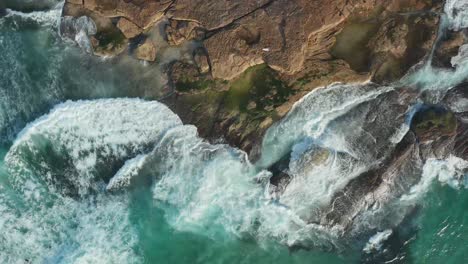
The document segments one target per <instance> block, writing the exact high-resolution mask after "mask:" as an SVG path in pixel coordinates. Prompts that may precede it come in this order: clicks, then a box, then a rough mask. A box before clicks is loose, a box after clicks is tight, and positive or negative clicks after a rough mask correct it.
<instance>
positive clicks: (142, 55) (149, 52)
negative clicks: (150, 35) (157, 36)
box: [135, 39, 157, 61]
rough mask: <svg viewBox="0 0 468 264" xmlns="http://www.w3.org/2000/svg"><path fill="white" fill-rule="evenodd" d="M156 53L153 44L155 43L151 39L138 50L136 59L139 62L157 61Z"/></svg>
mask: <svg viewBox="0 0 468 264" xmlns="http://www.w3.org/2000/svg"><path fill="white" fill-rule="evenodd" d="M156 52H157V50H156V46H155V45H154V44H153V42H152V41H151V40H150V39H146V40H145V41H144V42H143V43H142V44H141V45H139V46H138V47H137V48H136V50H135V57H136V58H137V59H139V60H144V61H155V60H156Z"/></svg>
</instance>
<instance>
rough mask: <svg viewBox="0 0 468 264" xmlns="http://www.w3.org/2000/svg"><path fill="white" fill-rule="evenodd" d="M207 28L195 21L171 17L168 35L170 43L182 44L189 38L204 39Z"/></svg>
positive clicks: (167, 29) (167, 30) (167, 28)
mask: <svg viewBox="0 0 468 264" xmlns="http://www.w3.org/2000/svg"><path fill="white" fill-rule="evenodd" d="M205 31H206V30H205V29H204V28H203V27H202V26H201V25H200V24H199V23H197V22H195V21H185V20H177V19H170V23H169V25H168V26H167V27H166V35H167V39H168V42H169V44H170V45H180V44H182V43H184V42H185V41H188V40H199V41H201V40H203V39H204V38H205Z"/></svg>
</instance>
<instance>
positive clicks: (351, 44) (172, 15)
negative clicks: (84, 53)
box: [63, 0, 464, 156]
mask: <svg viewBox="0 0 468 264" xmlns="http://www.w3.org/2000/svg"><path fill="white" fill-rule="evenodd" d="M442 6H443V1H436V0H434V1H424V0H373V1H358V0H354V1H349V0H346V1H345V0H342V1H338V2H337V3H334V4H333V5H331V4H329V3H328V2H327V1H312V2H311V1H285V0H276V1H275V0H259V1H235V2H234V3H233V2H231V1H202V0H200V1H193V0H178V1H151V0H138V1H137V0H134V1H124V0H120V1H112V0H100V1H98V0H84V1H83V0H67V1H66V3H65V5H64V7H63V16H64V17H70V16H71V17H74V18H79V17H82V16H86V17H89V18H91V20H92V21H93V22H94V24H95V26H96V32H92V33H93V34H88V35H89V36H88V37H89V42H90V44H91V47H92V53H94V54H95V55H97V56H105V57H108V56H131V57H133V58H135V59H138V60H143V61H146V62H148V63H149V64H156V65H160V66H161V68H162V69H163V72H165V73H166V74H167V84H166V85H165V86H167V87H166V89H167V90H168V91H175V92H174V93H169V94H168V96H166V97H165V98H164V99H163V102H164V103H165V104H167V105H168V106H169V107H170V108H171V109H172V110H173V111H174V112H175V113H177V114H178V115H179V116H180V117H181V118H182V119H183V121H184V122H185V123H189V124H194V125H196V126H197V127H198V129H199V133H200V134H201V136H203V137H205V138H208V139H212V140H218V139H221V138H222V139H224V140H226V141H227V142H228V143H230V144H231V145H234V146H236V147H239V148H241V149H243V150H245V151H247V152H251V151H252V149H253V150H254V151H253V154H255V152H256V151H255V149H257V148H258V145H259V143H260V142H259V141H260V138H261V136H262V135H263V134H264V132H265V130H266V129H267V128H268V127H270V126H271V124H273V123H274V122H275V121H277V120H279V119H280V118H281V117H283V116H284V115H285V114H286V113H287V112H288V111H289V109H290V108H291V106H292V105H293V104H294V102H296V101H297V100H298V99H299V98H301V97H302V96H304V95H305V94H306V93H308V92H310V91H311V90H312V89H314V88H316V87H319V86H324V85H329V84H331V83H334V82H346V83H353V82H363V81H367V80H372V81H373V82H375V83H377V84H388V83H391V82H393V81H395V80H398V79H400V78H401V77H402V76H403V75H404V74H406V73H407V71H408V69H410V68H411V67H412V66H414V65H416V64H417V63H419V62H421V60H423V59H424V58H427V57H428V55H430V54H431V52H432V50H433V46H434V45H435V42H436V39H437V38H438V28H439V22H440V17H441V13H442ZM442 37H443V38H444V41H441V42H440V43H441V44H440V45H439V46H440V47H438V48H437V49H436V54H435V60H434V63H436V64H438V65H442V66H446V67H448V66H450V65H449V62H450V58H451V56H453V55H454V54H455V55H456V53H457V52H458V48H459V46H461V45H462V44H463V43H464V36H462V33H453V34H449V35H448V36H442ZM168 49H178V50H179V51H180V52H179V54H178V55H177V56H172V57H171V56H169V57H170V59H167V58H166V57H167V56H164V55H162V54H164V52H166V51H167V50H168ZM165 58H166V59H165ZM254 156H255V155H254Z"/></svg>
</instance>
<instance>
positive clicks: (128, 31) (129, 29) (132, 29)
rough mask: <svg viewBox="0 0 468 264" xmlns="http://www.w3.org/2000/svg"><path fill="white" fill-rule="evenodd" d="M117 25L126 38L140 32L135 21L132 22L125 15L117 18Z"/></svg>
mask: <svg viewBox="0 0 468 264" xmlns="http://www.w3.org/2000/svg"><path fill="white" fill-rule="evenodd" d="M117 27H118V28H119V29H120V31H122V33H123V34H124V36H125V37H126V38H128V39H130V38H134V37H136V36H138V35H140V34H141V33H142V31H141V29H140V28H139V27H138V26H137V25H135V23H133V22H132V21H130V20H128V19H127V18H125V17H122V18H120V19H119V22H118V23H117Z"/></svg>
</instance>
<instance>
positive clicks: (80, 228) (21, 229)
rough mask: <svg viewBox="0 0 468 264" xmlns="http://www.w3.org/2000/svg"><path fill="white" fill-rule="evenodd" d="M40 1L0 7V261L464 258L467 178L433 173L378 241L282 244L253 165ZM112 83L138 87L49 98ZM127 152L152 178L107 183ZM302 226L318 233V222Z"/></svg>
mask: <svg viewBox="0 0 468 264" xmlns="http://www.w3.org/2000/svg"><path fill="white" fill-rule="evenodd" d="M44 12H45V13H44ZM44 12H43V13H37V14H35V13H32V14H31V13H28V14H24V13H22V14H17V15H7V17H4V18H0V48H1V50H2V53H3V56H1V57H0V137H1V143H2V147H1V148H0V230H2V232H1V234H0V262H2V263H31V262H32V263H360V262H364V263H384V262H385V261H387V262H385V263H447V264H452V263H453V264H457V263H467V262H468V237H467V236H468V235H467V234H468V226H467V225H468V215H467V212H468V192H467V190H466V189H464V188H463V187H461V188H458V189H457V188H452V187H449V186H448V185H444V184H442V183H440V182H438V181H433V182H432V183H431V184H430V186H429V188H428V189H427V190H425V194H424V195H423V196H422V197H421V199H420V202H419V204H418V207H417V210H416V212H415V214H414V215H412V216H413V217H411V218H410V219H408V220H407V221H405V222H404V224H403V225H402V227H401V228H400V229H395V230H394V234H393V235H392V236H391V237H390V238H389V239H388V240H387V241H384V242H383V245H382V248H381V249H380V250H379V251H378V252H376V253H373V254H365V253H364V252H363V251H362V247H363V245H364V243H365V242H366V241H367V239H368V237H366V238H365V239H364V240H363V241H356V242H355V244H356V245H355V247H351V248H347V249H346V250H343V251H339V252H338V251H336V250H329V248H327V247H325V249H323V247H315V249H309V250H306V249H301V248H297V247H291V248H289V247H288V246H286V245H285V244H288V243H287V242H289V241H293V240H294V239H298V240H299V239H301V238H302V236H303V235H304V234H303V233H300V231H301V229H300V228H299V231H298V230H297V229H296V226H295V225H290V224H288V223H289V222H288V221H286V220H291V219H290V218H286V220H285V218H284V217H282V214H283V213H285V212H286V210H285V209H284V207H282V206H278V205H275V204H271V203H270V202H268V201H266V199H265V198H264V197H265V196H264V191H265V189H264V186H262V185H259V184H256V183H255V182H257V181H261V180H258V179H261V177H263V176H262V175H263V174H262V173H264V172H259V171H258V170H257V168H255V166H253V165H252V164H250V163H248V162H246V161H245V157H244V154H243V153H240V152H239V151H237V150H235V149H233V148H230V147H227V146H222V145H210V144H207V143H203V142H202V141H201V139H199V138H198V137H197V136H196V133H195V132H194V131H195V129H194V128H193V127H190V126H182V125H181V123H180V121H179V120H178V118H177V116H175V114H172V113H171V112H170V111H168V110H167V109H166V108H165V107H164V106H163V105H161V104H159V103H157V102H150V100H153V99H157V98H160V97H161V96H163V95H164V94H165V91H164V90H163V89H162V88H161V86H160V85H158V82H160V79H159V76H154V74H153V73H154V71H153V70H152V68H151V67H145V66H143V65H141V64H139V63H137V62H133V61H121V60H112V61H101V60H99V59H96V58H92V57H90V56H88V55H85V54H83V53H82V52H81V51H80V50H79V49H78V48H76V47H74V46H73V44H71V43H67V42H63V41H62V40H61V39H60V38H59V37H58V35H57V33H56V32H57V30H56V27H55V26H54V25H55V22H54V21H55V19H56V18H57V15H58V13H57V12H56V13H54V12H55V11H53V10H52V11H44ZM38 17H39V18H38ZM364 95H368V94H364ZM117 97H140V98H144V99H146V100H147V101H141V100H133V99H122V100H110V101H106V100H100V101H99V100H98V101H85V102H81V103H72V102H69V103H66V104H62V105H59V106H58V107H56V108H54V110H52V112H50V111H51V109H52V108H53V107H54V106H56V105H58V104H60V103H63V102H64V101H66V100H68V99H71V100H78V99H97V98H117ZM351 98H352V97H350V98H349V99H351ZM357 98H358V99H360V98H361V97H357ZM364 98H366V97H365V96H364ZM331 107H332V108H333V106H331ZM122 109H126V110H125V111H123V110H122ZM119 111H122V112H123V113H120V112H119ZM49 112H50V114H49V115H47V116H44V114H47V113H49ZM116 113H117V114H116ZM40 116H43V117H42V118H41V119H39V121H36V122H34V123H30V122H33V121H34V120H35V119H36V118H38V117H40ZM80 117H82V118H80ZM294 121H295V119H293V120H292V121H291V124H288V127H289V128H291V127H292V126H293V125H295V124H294ZM296 122H297V120H296ZM28 123H30V125H29V126H28V127H27V128H26V129H25V130H24V131H23V132H22V133H20V134H18V133H19V132H20V131H21V130H22V129H23V128H25V127H26V126H27V124H28ZM300 125H301V124H297V126H298V128H299V127H301V126H300ZM292 134H294V133H292ZM296 136H297V135H295V134H294V135H293V136H291V137H296ZM280 140H283V142H280V143H285V144H286V143H288V142H289V141H290V140H291V139H290V138H280ZM155 144H156V145H157V146H158V148H157V150H158V151H157V153H151V154H147V153H148V151H150V150H151V146H153V145H155ZM288 144H289V143H288ZM278 145H280V144H278ZM272 149H274V148H272ZM7 153H8V154H7ZM137 154H140V155H143V156H137ZM135 156H136V157H135ZM138 157H142V158H143V160H144V161H145V162H146V161H148V160H149V161H150V162H148V163H147V164H146V165H145V166H149V167H144V168H143V171H144V169H147V170H150V171H151V173H152V174H154V175H157V179H158V181H154V182H153V181H151V182H148V180H147V179H146V178H142V179H139V181H137V182H136V183H132V185H131V186H130V187H129V189H124V190H123V191H122V190H120V189H118V188H117V190H115V191H114V190H112V191H106V188H107V187H106V184H107V182H108V180H109V178H110V177H112V176H113V175H114V174H116V170H117V169H118V168H120V167H123V168H129V171H131V170H130V169H135V168H138V169H141V168H140V167H138V166H140V165H141V163H139V162H138V161H139V160H138ZM125 162H126V163H125ZM265 162H267V163H269V162H270V160H268V161H265ZM125 166H127V167H125ZM134 166H136V167H134ZM152 166H154V167H152ZM119 172H122V173H121V174H118V173H117V174H118V175H123V176H126V175H127V174H125V170H119ZM120 179H124V180H125V177H123V178H120ZM123 182H124V183H125V181H123ZM318 198H320V197H318ZM291 217H292V219H293V220H294V217H293V216H291ZM259 219H260V220H259ZM296 224H297V225H298V226H300V224H301V223H296ZM379 231H382V230H379ZM311 232H312V231H311ZM314 232H315V231H314ZM321 235H323V236H321ZM313 240H314V242H316V243H317V244H328V243H329V241H328V238H327V236H326V235H324V234H323V233H317V237H314V239H313ZM320 240H323V241H320ZM322 242H323V243H322ZM330 243H331V242H330Z"/></svg>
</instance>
